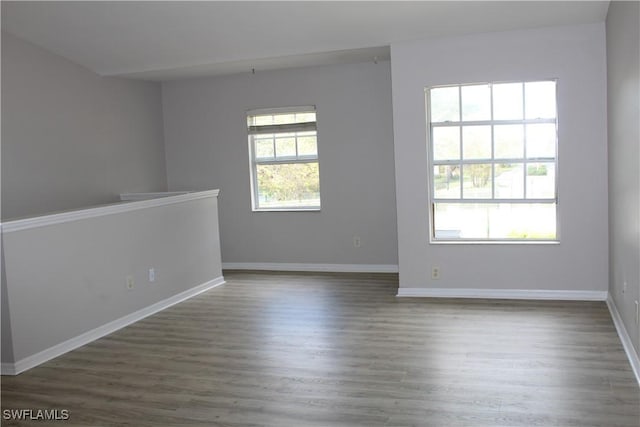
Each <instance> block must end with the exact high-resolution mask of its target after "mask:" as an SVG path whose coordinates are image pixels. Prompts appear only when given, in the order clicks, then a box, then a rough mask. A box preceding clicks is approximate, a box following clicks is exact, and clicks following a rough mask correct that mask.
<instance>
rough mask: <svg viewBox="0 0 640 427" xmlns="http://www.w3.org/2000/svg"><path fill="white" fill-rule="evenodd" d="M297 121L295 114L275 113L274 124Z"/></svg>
mask: <svg viewBox="0 0 640 427" xmlns="http://www.w3.org/2000/svg"><path fill="white" fill-rule="evenodd" d="M295 122H296V115H295V114H274V115H273V124H274V125H284V124H289V123H295Z"/></svg>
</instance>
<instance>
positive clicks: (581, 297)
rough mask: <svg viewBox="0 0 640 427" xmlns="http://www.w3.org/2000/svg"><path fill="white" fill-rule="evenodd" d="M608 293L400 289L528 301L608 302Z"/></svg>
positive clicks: (433, 295)
mask: <svg viewBox="0 0 640 427" xmlns="http://www.w3.org/2000/svg"><path fill="white" fill-rule="evenodd" d="M607 294H608V292H607V291H555V290H526V289H465V288H403V287H400V288H398V294H397V296H398V297H428V298H486V299H526V300H568V301H606V299H607Z"/></svg>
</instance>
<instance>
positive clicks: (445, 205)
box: [426, 80, 557, 241]
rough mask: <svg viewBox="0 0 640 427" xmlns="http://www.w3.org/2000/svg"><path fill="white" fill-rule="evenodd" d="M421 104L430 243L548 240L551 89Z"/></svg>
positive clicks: (466, 91) (553, 143)
mask: <svg viewBox="0 0 640 427" xmlns="http://www.w3.org/2000/svg"><path fill="white" fill-rule="evenodd" d="M426 96H427V122H428V128H429V136H428V139H429V141H428V142H429V144H428V145H429V167H430V170H431V176H430V178H431V191H430V206H431V226H432V235H431V237H432V240H434V241H438V240H445V241H446V240H479V241H483V240H556V239H557V175H556V172H557V113H556V81H555V80H545V81H532V82H511V83H484V84H470V85H455V86H441V87H431V88H427V89H426Z"/></svg>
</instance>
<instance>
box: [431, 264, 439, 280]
mask: <svg viewBox="0 0 640 427" xmlns="http://www.w3.org/2000/svg"><path fill="white" fill-rule="evenodd" d="M431 278H432V279H433V280H438V279H439V278H440V267H433V268H432V269H431Z"/></svg>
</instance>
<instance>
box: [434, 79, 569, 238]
mask: <svg viewBox="0 0 640 427" xmlns="http://www.w3.org/2000/svg"><path fill="white" fill-rule="evenodd" d="M535 82H553V83H554V84H555V106H554V111H555V117H554V118H551V119H550V118H535V119H527V118H526V117H527V110H526V90H525V85H526V83H535ZM503 83H520V85H521V91H522V119H508V120H493V117H494V103H493V85H496V84H503ZM482 84H486V85H489V86H490V91H489V94H490V95H489V96H490V108H489V111H490V120H474V121H471V120H470V121H464V120H462V117H463V110H462V87H464V86H476V85H482ZM446 87H457V89H458V91H457V92H458V119H459V120H457V121H450V120H448V121H442V122H431V96H430V95H431V90H432V89H437V88H446ZM557 91H558V86H557V79H542V80H531V81H514V82H491V83H469V84H460V85H443V86H433V87H429V88H427V89H426V90H425V92H426V105H427V108H426V109H427V121H428V137H429V144H428V145H429V156H428V160H429V161H428V167H429V180H430V181H431V185H430V192H429V193H430V205H431V209H430V210H431V215H430V229H431V240H432V241H435V242H437V241H452V242H456V241H458V242H464V241H480V242H518V241H523V242H534V243H535V242H536V241H554V242H555V241H559V236H560V224H559V212H558V209H557V206H558V105H557V102H558V96H557ZM544 123H548V124H554V125H555V147H554V152H555V156H554V157H538V158H527V131H526V126H527V125H531V124H544ZM509 124H517V125H522V126H523V144H524V146H523V153H522V156H523V157H518V158H508V159H503V158H500V159H496V158H495V134H494V129H495V126H499V125H509ZM474 125H478V126H479V125H490V126H491V156H492V158H491V159H486V160H484V159H483V160H482V161H480V160H478V159H471V160H465V159H464V152H463V150H464V138H463V128H464V126H474ZM447 126H458V127H459V132H460V135H459V153H460V154H459V156H460V157H459V159H458V160H434V144H433V140H434V139H433V129H434V128H437V127H447ZM504 163H512V164H514V163H519V164H522V167H523V177H522V179H523V196H524V197H522V198H512V199H511V198H510V199H504V198H496V197H495V194H496V190H495V185H496V182H495V165H496V164H504ZM531 163H553V165H554V196H553V197H549V198H527V194H528V192H527V178H528V172H527V171H528V169H527V165H528V164H531ZM465 164H467V165H469V164H488V165H490V166H491V194H492V198H466V199H465V198H464V181H463V167H464V165H465ZM440 165H455V166H459V167H460V178H459V179H460V189H459V193H460V195H459V198H437V197H435V193H436V188H435V186H436V183H435V179H434V166H440ZM437 203H449V204H473V203H475V204H487V205H491V204H530V205H536V204H553V205H555V206H556V209H555V211H556V227H555V238H554V239H536V238H524V239H513V238H468V237H465V238H457V239H447V238H436V229H435V205H436V204H437Z"/></svg>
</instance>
